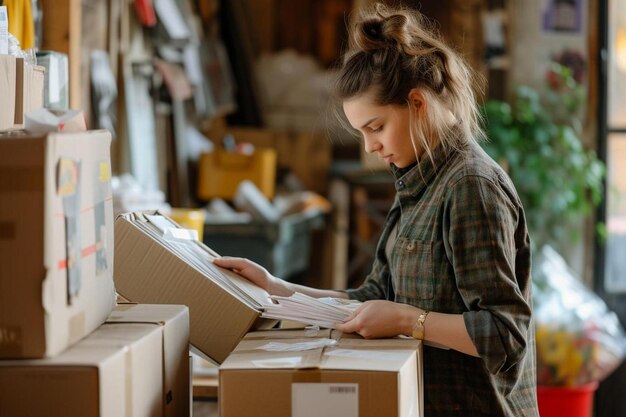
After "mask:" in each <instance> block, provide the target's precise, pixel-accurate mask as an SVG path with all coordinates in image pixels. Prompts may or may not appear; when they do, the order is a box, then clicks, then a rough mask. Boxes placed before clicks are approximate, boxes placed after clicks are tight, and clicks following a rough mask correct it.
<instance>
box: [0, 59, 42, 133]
mask: <svg viewBox="0 0 626 417" xmlns="http://www.w3.org/2000/svg"><path fill="white" fill-rule="evenodd" d="M44 72H45V68H44V67H41V66H38V65H31V64H29V63H28V62H26V61H24V58H17V57H15V56H12V55H0V91H1V92H2V94H0V131H2V130H17V129H22V128H23V126H24V115H25V114H26V113H28V112H29V111H31V110H37V109H39V108H41V107H43V87H44Z"/></svg>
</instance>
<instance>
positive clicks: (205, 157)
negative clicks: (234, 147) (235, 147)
mask: <svg viewBox="0 0 626 417" xmlns="http://www.w3.org/2000/svg"><path fill="white" fill-rule="evenodd" d="M276 159H277V156H276V151H275V150H274V149H270V148H258V149H257V150H256V151H255V152H254V153H253V154H252V155H242V154H238V153H234V152H226V151H224V150H217V151H215V152H211V153H203V154H202V155H200V161H199V162H198V197H199V198H200V199H201V200H210V199H211V198H215V197H219V198H223V199H226V200H232V199H233V197H234V196H235V193H236V191H237V187H239V183H241V182H242V181H244V180H250V181H252V182H253V183H254V184H255V185H256V186H257V187H258V188H259V190H261V192H262V193H263V194H264V195H265V196H266V197H267V198H270V199H271V198H273V197H274V191H275V186H276Z"/></svg>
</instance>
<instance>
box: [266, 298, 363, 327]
mask: <svg viewBox="0 0 626 417" xmlns="http://www.w3.org/2000/svg"><path fill="white" fill-rule="evenodd" d="M272 300H273V301H274V302H275V303H277V304H272V303H267V304H265V305H264V306H263V313H262V314H261V316H262V317H266V318H272V319H278V320H293V321H299V322H302V323H306V324H310V325H314V326H320V327H326V328H330V329H334V328H336V325H337V323H343V322H345V320H346V319H347V318H348V317H349V316H350V315H351V314H352V313H353V312H354V311H355V310H356V309H357V308H358V307H359V306H360V305H361V303H360V302H358V301H354V300H343V299H337V298H329V297H326V298H313V297H309V296H308V295H305V294H301V293H297V292H296V293H294V294H293V295H291V296H289V297H282V296H272Z"/></svg>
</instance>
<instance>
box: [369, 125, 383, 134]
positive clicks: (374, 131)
mask: <svg viewBox="0 0 626 417" xmlns="http://www.w3.org/2000/svg"><path fill="white" fill-rule="evenodd" d="M371 129H372V133H378V132H380V131H381V130H383V127H382V126H379V127H377V128H376V129H374V128H373V127H372V128H371Z"/></svg>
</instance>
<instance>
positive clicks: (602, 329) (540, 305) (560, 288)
mask: <svg viewBox="0 0 626 417" xmlns="http://www.w3.org/2000/svg"><path fill="white" fill-rule="evenodd" d="M533 304H534V312H535V313H534V314H535V324H536V342H537V383H538V384H539V385H562V386H577V385H582V384H587V383H589V382H593V381H601V380H602V379H604V378H605V377H606V376H608V375H609V374H610V373H611V372H612V371H613V370H614V369H615V368H617V367H618V366H619V364H620V363H621V361H622V360H623V359H624V355H625V354H626V335H625V333H624V329H623V328H622V326H621V324H620V322H619V320H618V318H617V315H616V314H615V313H613V312H612V311H609V309H608V307H607V305H606V304H605V302H604V301H603V300H602V299H601V298H600V297H599V296H598V295H596V294H595V293H594V292H592V291H591V290H589V289H588V288H587V287H585V286H584V285H583V284H582V283H581V282H580V280H578V279H576V277H575V276H574V275H573V272H572V271H571V269H570V268H569V267H568V265H567V264H566V263H565V260H564V259H563V258H562V257H561V256H560V255H559V254H558V253H557V252H556V251H555V250H554V249H552V248H551V247H549V246H545V247H544V248H543V249H542V250H541V252H540V253H539V254H538V256H537V257H536V258H535V266H534V268H533Z"/></svg>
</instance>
